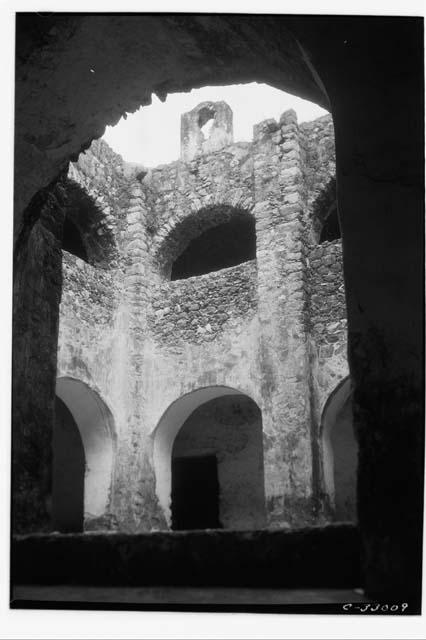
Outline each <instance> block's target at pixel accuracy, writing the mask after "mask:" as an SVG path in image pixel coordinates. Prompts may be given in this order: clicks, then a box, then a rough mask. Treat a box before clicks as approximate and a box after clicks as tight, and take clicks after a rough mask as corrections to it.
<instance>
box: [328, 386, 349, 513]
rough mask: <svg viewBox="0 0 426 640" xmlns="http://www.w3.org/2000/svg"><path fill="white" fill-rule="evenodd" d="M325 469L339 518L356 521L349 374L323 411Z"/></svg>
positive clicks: (331, 500)
mask: <svg viewBox="0 0 426 640" xmlns="http://www.w3.org/2000/svg"><path fill="white" fill-rule="evenodd" d="M321 432H322V451H323V473H324V485H325V490H326V493H327V494H328V496H329V500H330V504H331V506H332V509H333V514H334V519H335V520H337V521H343V520H349V521H356V520H357V513H356V492H357V491H356V485H357V466H358V444H357V441H356V439H355V434H354V430H353V420H352V387H351V380H350V378H349V377H348V378H345V379H344V380H343V381H342V382H340V384H339V385H337V387H336V388H335V389H334V391H333V392H332V393H331V394H330V396H329V398H328V400H327V402H326V404H325V407H324V410H323V414H322V420H321Z"/></svg>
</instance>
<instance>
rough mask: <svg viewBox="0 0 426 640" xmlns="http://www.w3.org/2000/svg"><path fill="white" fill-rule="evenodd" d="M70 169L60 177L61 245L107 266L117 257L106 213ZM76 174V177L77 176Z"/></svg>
mask: <svg viewBox="0 0 426 640" xmlns="http://www.w3.org/2000/svg"><path fill="white" fill-rule="evenodd" d="M74 175H76V171H75V170H74V172H72V171H71V165H70V169H69V175H68V176H67V177H66V178H65V179H64V180H63V187H64V189H63V198H64V207H65V222H64V226H63V237H62V246H63V249H65V250H66V251H68V252H69V253H73V254H74V255H76V256H77V257H78V258H81V259H82V260H84V261H85V262H88V263H89V264H91V265H93V266H96V267H101V268H104V269H107V268H109V267H110V266H111V263H112V262H113V261H114V259H115V258H116V257H117V243H116V240H115V237H114V234H113V232H112V230H111V228H110V226H109V222H108V220H107V219H106V216H105V213H104V211H103V210H102V208H101V206H100V205H99V203H98V202H97V201H96V198H94V197H93V196H92V195H91V194H90V193H89V192H88V191H87V189H86V188H84V187H83V186H81V185H80V184H79V183H78V182H77V181H76V180H74V177H73V176H74ZM76 177H77V176H76Z"/></svg>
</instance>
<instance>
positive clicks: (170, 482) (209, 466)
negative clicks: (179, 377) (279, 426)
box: [154, 387, 265, 529]
mask: <svg viewBox="0 0 426 640" xmlns="http://www.w3.org/2000/svg"><path fill="white" fill-rule="evenodd" d="M262 438H263V434H262V415H261V411H260V409H259V407H258V406H257V404H256V403H255V402H254V401H253V400H252V399H251V398H249V397H248V396H246V395H245V394H243V393H241V392H239V391H237V390H235V389H231V388H229V387H206V388H203V389H197V390H196V391H193V392H192V393H189V394H187V395H185V396H183V397H182V398H179V400H176V401H175V402H174V403H173V404H172V405H171V406H170V407H169V408H168V409H167V411H166V412H165V414H164V415H163V417H162V418H161V420H160V422H159V423H158V426H157V428H156V430H155V433H154V469H155V476H156V493H157V496H158V499H159V502H160V505H161V507H162V508H163V511H164V514H165V516H166V520H167V522H168V524H169V525H170V526H171V528H173V529H203V528H224V529H256V528H260V527H263V526H264V525H265V492H264V472H263V442H262Z"/></svg>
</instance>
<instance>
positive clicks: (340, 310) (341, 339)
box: [309, 240, 349, 411]
mask: <svg viewBox="0 0 426 640" xmlns="http://www.w3.org/2000/svg"><path fill="white" fill-rule="evenodd" d="M309 269H310V277H309V282H310V291H311V295H310V322H311V327H312V329H311V336H312V338H313V340H314V342H315V349H316V354H317V359H318V360H317V374H316V379H315V381H316V383H317V385H318V387H317V392H318V396H317V402H318V404H319V410H320V411H321V410H322V408H323V407H324V404H325V401H326V400H327V397H328V396H329V394H330V393H331V392H332V391H333V389H334V388H335V387H336V386H337V384H338V383H339V382H341V380H343V378H345V377H346V376H347V375H348V374H349V369H348V362H347V320H346V300H345V288H344V282H343V265H342V243H341V240H335V241H333V242H324V243H322V244H319V245H317V246H316V247H314V248H313V249H312V250H311V252H310V253H309Z"/></svg>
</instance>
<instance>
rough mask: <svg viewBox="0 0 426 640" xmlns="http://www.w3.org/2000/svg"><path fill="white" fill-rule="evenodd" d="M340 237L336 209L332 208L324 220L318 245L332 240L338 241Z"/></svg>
mask: <svg viewBox="0 0 426 640" xmlns="http://www.w3.org/2000/svg"><path fill="white" fill-rule="evenodd" d="M341 237H342V234H341V232H340V224H339V218H338V215H337V207H334V208H333V209H332V210H331V212H330V213H329V214H328V216H327V217H326V219H325V220H324V223H323V226H322V229H321V233H320V237H319V244H321V243H322V242H332V241H333V240H339V238H341Z"/></svg>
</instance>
